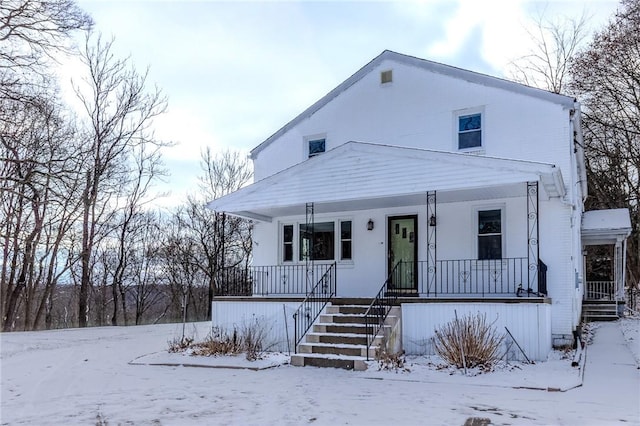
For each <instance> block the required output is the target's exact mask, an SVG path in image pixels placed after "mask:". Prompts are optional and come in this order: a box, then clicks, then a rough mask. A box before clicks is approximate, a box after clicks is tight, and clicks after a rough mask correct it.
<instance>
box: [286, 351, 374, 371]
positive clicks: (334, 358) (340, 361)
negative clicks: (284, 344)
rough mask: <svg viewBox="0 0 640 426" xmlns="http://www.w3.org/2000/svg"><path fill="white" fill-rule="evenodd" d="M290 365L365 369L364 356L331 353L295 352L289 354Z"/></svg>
mask: <svg viewBox="0 0 640 426" xmlns="http://www.w3.org/2000/svg"><path fill="white" fill-rule="evenodd" d="M291 365H294V366H296V367H307V366H312V367H332V368H342V369H345V370H357V371H364V370H366V369H367V363H366V358H365V357H361V356H348V355H331V354H301V353H297V354H295V355H291Z"/></svg>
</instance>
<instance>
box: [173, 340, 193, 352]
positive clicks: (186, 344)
mask: <svg viewBox="0 0 640 426" xmlns="http://www.w3.org/2000/svg"><path fill="white" fill-rule="evenodd" d="M192 344H193V338H192V337H186V336H185V337H181V338H177V337H174V338H173V340H169V352H171V353H174V352H182V351H184V350H186V349H189V348H190V347H191V345H192Z"/></svg>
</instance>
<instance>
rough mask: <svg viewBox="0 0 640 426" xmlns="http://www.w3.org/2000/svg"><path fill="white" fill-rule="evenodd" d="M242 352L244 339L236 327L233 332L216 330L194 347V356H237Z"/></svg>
mask: <svg viewBox="0 0 640 426" xmlns="http://www.w3.org/2000/svg"><path fill="white" fill-rule="evenodd" d="M241 352H242V337H241V336H240V335H239V333H238V330H237V329H236V328H235V327H234V329H233V331H232V332H227V331H225V330H222V329H219V328H215V329H213V330H212V331H211V334H209V335H208V336H207V337H206V338H205V339H204V340H203V341H202V342H198V343H194V344H193V345H192V352H191V354H192V355H202V356H212V355H237V354H239V353H241Z"/></svg>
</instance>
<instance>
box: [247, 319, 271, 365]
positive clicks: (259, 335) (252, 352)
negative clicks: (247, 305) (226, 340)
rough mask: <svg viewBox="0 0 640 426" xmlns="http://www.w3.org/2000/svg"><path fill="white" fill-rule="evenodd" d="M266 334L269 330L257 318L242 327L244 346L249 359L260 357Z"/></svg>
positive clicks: (253, 359)
mask: <svg viewBox="0 0 640 426" xmlns="http://www.w3.org/2000/svg"><path fill="white" fill-rule="evenodd" d="M266 335H267V330H266V329H265V327H264V325H263V324H260V323H259V322H258V320H257V319H254V320H253V321H252V322H251V323H250V324H245V325H244V326H243V327H242V340H243V342H242V343H243V345H242V346H243V349H244V351H245V353H246V356H247V360H248V361H255V360H257V359H259V358H260V356H261V355H262V352H263V345H264V339H265V337H266Z"/></svg>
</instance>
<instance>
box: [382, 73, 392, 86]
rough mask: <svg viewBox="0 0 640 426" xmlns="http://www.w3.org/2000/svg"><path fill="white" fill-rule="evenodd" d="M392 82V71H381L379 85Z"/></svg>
mask: <svg viewBox="0 0 640 426" xmlns="http://www.w3.org/2000/svg"><path fill="white" fill-rule="evenodd" d="M392 81H393V70H387V71H382V72H381V73H380V84H387V83H391V82H392Z"/></svg>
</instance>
